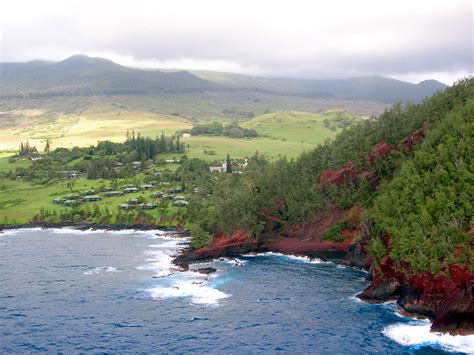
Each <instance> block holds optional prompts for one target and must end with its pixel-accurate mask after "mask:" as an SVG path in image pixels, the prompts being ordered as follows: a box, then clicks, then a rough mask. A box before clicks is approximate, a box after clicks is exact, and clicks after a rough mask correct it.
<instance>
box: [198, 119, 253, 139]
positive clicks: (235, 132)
mask: <svg viewBox="0 0 474 355" xmlns="http://www.w3.org/2000/svg"><path fill="white" fill-rule="evenodd" d="M189 133H191V134H192V135H193V136H202V135H209V136H228V137H232V138H244V137H257V132H256V131H255V130H254V129H247V128H242V127H240V126H239V123H238V122H235V121H234V122H232V123H229V124H222V123H220V122H210V123H200V124H195V125H194V126H193V128H192V129H191V130H190V131H189Z"/></svg>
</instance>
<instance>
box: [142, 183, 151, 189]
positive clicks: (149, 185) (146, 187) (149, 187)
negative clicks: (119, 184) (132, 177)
mask: <svg viewBox="0 0 474 355" xmlns="http://www.w3.org/2000/svg"><path fill="white" fill-rule="evenodd" d="M152 188H153V185H151V184H144V185H140V190H150V189H152Z"/></svg>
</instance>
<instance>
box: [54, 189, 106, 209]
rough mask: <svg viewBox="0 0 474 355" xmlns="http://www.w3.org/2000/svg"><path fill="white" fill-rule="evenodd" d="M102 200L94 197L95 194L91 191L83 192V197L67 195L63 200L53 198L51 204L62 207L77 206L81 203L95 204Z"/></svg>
mask: <svg viewBox="0 0 474 355" xmlns="http://www.w3.org/2000/svg"><path fill="white" fill-rule="evenodd" d="M100 200H102V197H100V196H99V195H95V192H94V191H92V190H87V191H84V192H83V195H79V194H69V195H66V197H65V198H55V199H53V203H54V204H57V205H64V206H77V205H79V204H80V203H82V202H95V201H100Z"/></svg>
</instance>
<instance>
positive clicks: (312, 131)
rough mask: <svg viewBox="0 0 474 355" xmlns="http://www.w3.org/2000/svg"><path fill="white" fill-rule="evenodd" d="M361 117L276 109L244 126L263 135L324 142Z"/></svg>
mask: <svg viewBox="0 0 474 355" xmlns="http://www.w3.org/2000/svg"><path fill="white" fill-rule="evenodd" d="M358 119H359V118H356V117H355V116H353V115H351V114H350V113H348V112H345V111H338V110H332V111H330V112H326V113H320V114H319V113H309V112H295V111H291V112H276V113H267V114H264V115H261V116H257V117H255V118H253V119H252V120H250V121H247V122H245V123H244V124H243V125H242V126H243V127H244V128H248V129H254V130H256V131H257V132H258V133H259V134H260V135H264V136H268V137H271V138H274V139H280V140H287V141H292V142H301V143H310V144H321V143H323V142H324V141H325V140H326V139H332V138H334V137H335V136H336V134H337V133H338V132H340V131H341V130H342V129H343V128H345V127H349V126H351V125H352V124H353V123H354V122H356V121H357V120H358Z"/></svg>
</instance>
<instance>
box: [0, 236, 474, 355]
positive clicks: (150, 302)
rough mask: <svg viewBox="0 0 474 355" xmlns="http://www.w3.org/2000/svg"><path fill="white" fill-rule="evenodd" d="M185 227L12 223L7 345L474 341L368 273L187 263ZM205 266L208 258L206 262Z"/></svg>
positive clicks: (334, 349)
mask: <svg viewBox="0 0 474 355" xmlns="http://www.w3.org/2000/svg"><path fill="white" fill-rule="evenodd" d="M183 242H184V241H183V240H182V239H176V238H174V237H173V236H172V235H169V234H165V233H157V232H134V231H121V232H104V231H86V232H80V231H75V230H72V229H55V230H37V229H30V230H28V229H27V230H13V231H6V232H4V233H0V270H1V275H0V290H1V293H0V353H22V352H65V353H71V352H73V353H78V352H93V353H97V352H101V353H104V352H105V353H117V352H118V353H130V352H131V353H136V352H145V353H151V352H171V353H183V352H199V353H201V352H206V353H209V352H211V353H274V352H283V353H338V354H340V353H342V354H343V353H437V352H439V353H442V352H445V351H455V352H460V351H464V352H474V345H473V344H474V339H473V338H472V337H451V336H446V335H439V334H431V333H429V332H428V329H429V324H428V323H426V322H422V321H413V320H409V319H406V318H402V317H400V316H399V315H397V314H396V307H395V305H394V304H393V303H388V304H385V305H370V304H366V303H363V302H360V301H358V300H357V299H355V298H354V295H355V294H357V293H358V292H360V291H361V290H362V289H363V288H364V287H366V285H367V282H366V280H365V274H364V273H363V272H361V271H357V270H351V269H347V268H343V267H340V266H337V265H336V264H335V263H332V262H331V263H323V262H320V261H318V260H316V261H313V262H309V260H308V259H305V258H298V257H287V256H282V255H278V254H271V253H269V254H263V255H258V256H244V257H241V258H238V259H234V260H218V261H215V262H212V263H209V264H203V265H200V266H199V267H205V266H212V267H215V268H217V269H218V272H216V273H214V274H211V275H209V276H207V275H202V274H199V273H196V272H193V271H189V272H184V273H183V272H178V271H177V270H174V269H173V266H172V264H171V260H172V256H173V255H174V254H176V253H177V252H178V251H179V249H180V248H181V247H182V246H183ZM196 267H198V266H196Z"/></svg>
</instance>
